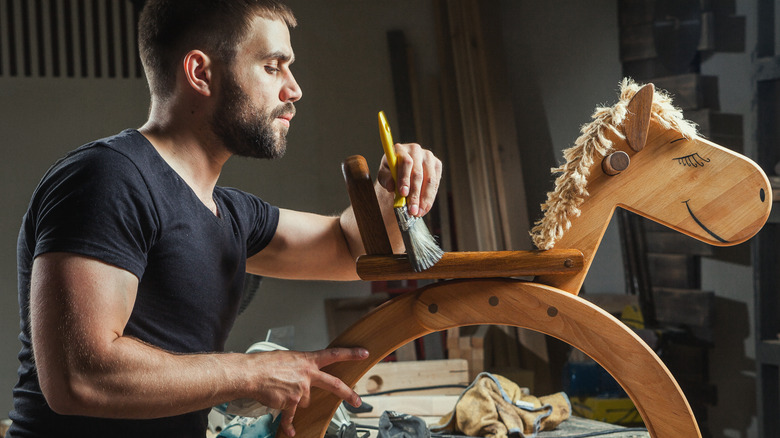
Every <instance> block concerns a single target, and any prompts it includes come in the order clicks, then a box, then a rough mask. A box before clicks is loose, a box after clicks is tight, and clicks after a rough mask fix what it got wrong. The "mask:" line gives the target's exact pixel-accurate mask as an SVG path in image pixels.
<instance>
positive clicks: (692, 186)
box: [278, 80, 772, 438]
mask: <svg viewBox="0 0 780 438" xmlns="http://www.w3.org/2000/svg"><path fill="white" fill-rule="evenodd" d="M593 119H594V120H593V122H592V123H590V124H589V125H586V126H584V127H583V128H582V135H581V136H580V138H578V139H577V142H576V143H575V146H573V147H572V148H570V149H568V150H567V151H566V152H565V158H566V160H567V162H566V164H564V165H563V166H561V167H560V168H559V169H555V170H557V171H559V172H561V175H560V177H559V178H558V179H557V180H556V188H555V191H553V192H551V193H549V194H548V200H547V202H546V203H545V204H544V205H543V206H542V207H543V209H544V210H545V216H544V218H543V219H542V220H540V221H539V222H537V224H536V226H535V227H534V229H533V231H532V235H533V238H534V243H535V244H536V245H537V247H539V248H540V250H538V251H497V252H451V253H445V255H444V257H443V258H442V260H441V261H440V262H439V263H438V264H436V265H435V266H433V267H432V268H430V269H429V270H427V271H423V272H419V273H415V272H413V271H412V269H411V266H410V265H409V262H408V260H406V257H405V256H404V255H393V254H392V250H390V249H389V248H390V244H389V241H388V238H387V235H386V234H385V231H384V229H383V228H382V219H381V215H380V213H379V207H378V206H377V202H376V197H375V194H374V192H373V188H372V181H371V177H370V175H369V172H368V167H367V165H366V163H365V160H363V158H362V157H350V158H348V159H347V160H346V161H345V163H344V166H343V170H344V174H345V178H346V180H347V187H348V191H349V193H350V198H351V200H352V204H353V206H354V209H355V213H356V216H357V220H358V222H359V225H360V231H361V236H362V238H363V242H364V244H365V247H366V250H367V252H368V254H367V255H366V256H363V257H361V258H359V259H358V262H357V269H358V274H359V275H360V277H361V278H362V279H364V280H391V279H411V278H417V279H422V278H428V279H444V281H441V282H437V283H433V284H431V285H429V286H427V287H423V288H421V289H418V290H416V291H414V292H410V293H406V294H403V295H400V296H398V297H396V298H394V299H393V300H391V301H388V302H387V303H385V304H383V305H382V306H380V307H378V308H377V309H375V310H374V311H372V312H371V313H370V314H368V315H367V316H365V317H364V318H363V319H361V320H360V321H358V322H357V323H355V324H354V325H352V326H351V327H350V328H348V329H347V330H346V331H344V332H343V333H341V334H340V335H339V336H338V337H337V338H336V339H335V340H334V341H333V342H332V343H331V344H330V346H331V347H358V346H359V347H364V348H366V349H368V350H369V352H370V358H369V359H367V360H365V361H360V362H340V363H337V364H333V365H331V366H329V367H327V368H325V369H324V370H325V371H327V372H328V373H330V374H332V375H334V376H336V377H338V378H340V379H342V380H343V381H344V382H345V383H346V384H347V385H350V386H354V385H355V384H356V383H357V381H358V380H359V379H360V377H361V376H362V375H363V374H365V373H366V372H367V371H368V370H369V369H370V368H371V367H372V366H373V365H375V364H376V363H377V362H379V361H380V360H382V359H383V358H384V357H385V356H387V355H388V354H390V353H392V352H393V351H395V350H396V349H397V348H398V347H400V346H402V345H404V344H406V343H407V342H410V341H412V340H414V339H417V338H419V337H421V336H424V335H426V334H429V333H432V332H436V331H441V330H446V329H448V328H453V327H460V326H467V325H475V324H488V325H509V326H516V327H523V328H527V329H531V330H535V331H538V332H541V333H545V334H547V335H550V336H553V337H556V338H558V339H560V340H563V341H564V342H567V343H568V344H570V345H572V346H574V347H576V348H578V349H579V350H581V351H582V352H584V353H586V354H588V355H589V356H590V357H591V358H593V359H594V360H595V361H596V362H598V363H599V364H600V365H601V366H602V367H603V368H604V369H605V370H607V371H608V372H609V373H610V374H611V375H612V376H613V377H614V378H615V380H616V381H617V382H618V383H619V384H620V385H621V386H622V387H623V389H624V390H625V391H626V393H627V394H628V396H629V397H630V398H631V400H632V401H633V402H634V405H635V406H636V408H637V410H638V411H639V413H640V415H641V416H642V419H643V420H644V423H645V426H646V427H647V430H648V431H649V433H650V435H651V436H653V437H673V438H679V437H686V438H687V437H700V436H701V433H700V431H699V426H698V424H697V423H696V419H695V418H694V415H693V413H692V411H691V408H690V406H689V404H688V401H687V400H686V398H685V395H684V394H683V393H682V391H681V390H680V387H679V385H678V384H677V382H676V381H675V380H674V377H672V375H671V374H670V372H669V370H668V369H667V368H666V366H664V364H663V363H662V362H661V360H660V359H659V358H658V356H657V355H656V354H655V353H654V352H653V350H652V349H650V348H649V347H648V346H647V345H646V344H645V343H644V342H643V341H642V340H641V339H640V338H639V337H638V336H637V335H636V334H635V333H634V332H633V331H632V330H631V329H630V328H628V327H626V326H625V325H624V324H623V323H621V322H620V321H619V320H617V319H616V318H614V317H613V316H611V315H610V314H609V313H607V312H605V311H603V310H602V309H600V308H598V307H596V306H594V305H593V304H590V303H589V302H587V301H585V300H584V299H582V298H580V297H578V296H577V294H578V292H579V290H580V287H581V286H582V283H583V281H584V278H585V275H586V274H587V272H588V269H589V267H590V265H591V262H592V260H593V257H594V256H595V254H596V250H597V248H598V246H599V243H600V241H601V238H602V236H603V234H604V232H605V230H606V228H607V225H608V224H609V221H610V218H611V217H612V215H613V213H614V211H615V208H616V207H622V208H625V209H628V210H630V211H632V212H635V213H638V214H640V215H642V216H645V217H647V218H649V219H652V220H655V221H657V222H659V223H661V224H663V225H666V226H668V227H671V228H673V229H675V230H677V231H679V232H681V233H684V234H686V235H689V236H692V237H694V238H696V239H699V240H701V241H704V242H707V243H709V244H712V245H719V246H725V245H735V244H738V243H741V242H744V241H746V240H748V239H749V238H750V237H752V236H753V235H755V234H756V233H757V232H758V230H759V229H760V228H761V227H762V226H763V224H764V222H765V221H766V220H767V218H768V217H769V212H770V209H771V205H772V199H771V196H772V195H771V194H772V191H771V188H770V184H769V181H768V179H767V177H766V175H765V174H764V173H763V172H762V170H761V169H760V168H759V167H758V166H757V165H756V164H755V163H753V162H752V161H750V160H749V159H747V158H745V157H743V156H741V155H739V154H737V153H734V152H732V151H730V150H728V149H725V148H723V147H721V146H719V145H716V144H714V143H712V142H710V141H707V140H705V139H703V138H700V137H698V136H697V134H696V130H695V127H694V126H693V125H692V124H691V123H689V122H687V121H686V120H684V119H683V117H682V113H681V112H680V111H679V110H678V109H675V108H674V107H673V106H672V103H671V99H670V98H669V96H668V95H666V94H665V93H662V92H659V91H656V90H655V89H654V87H653V85H652V84H648V85H646V86H644V87H642V88H640V87H639V86H638V85H636V84H634V83H633V82H630V81H627V80H624V81H623V83H622V87H621V98H620V101H619V102H618V103H617V104H615V105H614V106H613V107H610V108H599V109H597V110H596V112H595V113H594V115H593ZM520 276H534V277H535V278H534V280H533V281H523V280H520V279H515V278H512V277H520ZM340 402H341V400H339V399H338V398H337V397H335V396H333V395H332V394H330V393H329V392H327V391H323V390H320V389H318V388H312V390H311V403H310V406H309V407H308V408H299V409H298V411H297V413H296V416H295V419H294V427H295V429H296V431H297V436H299V437H305V438H309V437H322V436H323V435H324V434H325V431H326V428H327V426H328V424H329V422H330V420H331V417H332V416H333V414H334V412H335V411H336V409H337V407H338V405H339V403H340ZM278 435H279V436H284V432H282V431H281V430H280V431H279V432H278Z"/></svg>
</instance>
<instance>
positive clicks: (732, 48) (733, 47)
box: [714, 15, 747, 53]
mask: <svg viewBox="0 0 780 438" xmlns="http://www.w3.org/2000/svg"><path fill="white" fill-rule="evenodd" d="M714 27H715V29H714V30H715V32H714V33H715V35H714V39H715V42H714V43H715V47H714V48H715V51H716V52H730V53H742V52H744V51H745V38H746V35H745V34H746V29H747V21H746V19H745V17H743V16H727V15H715V23H714Z"/></svg>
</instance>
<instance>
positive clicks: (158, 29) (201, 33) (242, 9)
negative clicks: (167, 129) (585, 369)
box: [138, 0, 297, 98]
mask: <svg viewBox="0 0 780 438" xmlns="http://www.w3.org/2000/svg"><path fill="white" fill-rule="evenodd" d="M255 16H260V17H263V18H267V19H271V20H280V21H282V22H284V23H285V24H286V25H287V26H288V27H291V28H292V27H295V26H296V25H297V22H296V20H295V16H294V15H293V13H292V11H291V10H290V8H289V7H287V6H286V5H284V4H282V3H280V2H279V1H276V0H148V1H147V2H146V6H144V9H143V11H142V12H141V17H140V20H139V24H138V30H139V32H138V34H139V36H138V44H139V48H140V52H141V60H142V61H143V65H144V71H145V72H146V77H147V81H148V82H149V88H150V91H151V93H152V95H154V96H157V97H160V98H165V97H168V96H169V95H170V94H171V93H172V91H173V86H174V83H175V80H176V69H177V68H178V66H179V65H180V61H181V59H182V57H183V56H184V55H185V54H186V53H187V52H189V51H190V50H193V49H199V50H202V51H203V52H205V53H206V54H207V55H209V56H211V57H213V58H214V59H217V60H220V61H222V62H225V63H228V64H229V63H231V62H232V61H233V58H234V56H235V48H236V45H238V43H239V42H240V41H241V39H242V38H243V37H244V36H245V34H246V32H247V29H248V28H249V24H250V23H251V21H252V19H253V18H254V17H255Z"/></svg>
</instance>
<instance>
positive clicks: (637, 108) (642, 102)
mask: <svg viewBox="0 0 780 438" xmlns="http://www.w3.org/2000/svg"><path fill="white" fill-rule="evenodd" d="M654 94H655V86H654V85H653V84H647V85H645V86H644V87H642V88H640V89H639V91H637V92H636V94H635V95H634V97H632V98H631V101H630V102H628V114H627V115H626V119H625V120H624V121H623V133H624V134H625V135H626V141H627V142H628V146H629V147H631V149H633V150H635V151H637V152H639V151H641V150H642V148H644V147H645V142H647V130H648V129H649V128H650V115H651V114H650V113H651V111H652V108H653V95H654Z"/></svg>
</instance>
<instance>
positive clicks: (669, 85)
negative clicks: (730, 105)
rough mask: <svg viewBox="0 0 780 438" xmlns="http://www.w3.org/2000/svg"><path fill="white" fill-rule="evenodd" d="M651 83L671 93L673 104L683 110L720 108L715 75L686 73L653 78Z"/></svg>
mask: <svg viewBox="0 0 780 438" xmlns="http://www.w3.org/2000/svg"><path fill="white" fill-rule="evenodd" d="M653 83H654V84H655V86H656V87H657V88H660V89H662V90H666V91H667V92H669V93H670V94H672V97H673V99H674V104H675V105H676V106H678V107H679V108H682V109H683V110H691V109H700V108H710V109H713V110H718V109H720V102H719V99H718V78H717V76H703V75H700V74H697V73H686V74H682V75H675V76H666V77H663V78H657V79H653Z"/></svg>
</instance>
